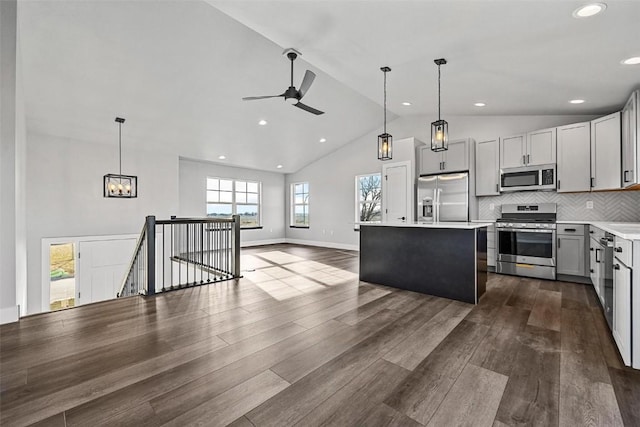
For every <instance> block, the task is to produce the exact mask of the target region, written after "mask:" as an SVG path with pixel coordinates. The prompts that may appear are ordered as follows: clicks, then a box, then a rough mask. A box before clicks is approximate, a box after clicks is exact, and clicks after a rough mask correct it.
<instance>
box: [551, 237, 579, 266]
mask: <svg viewBox="0 0 640 427" xmlns="http://www.w3.org/2000/svg"><path fill="white" fill-rule="evenodd" d="M584 250H585V247H584V236H569V235H559V236H558V245H557V247H556V257H557V267H556V272H557V273H558V274H569V275H571V276H584V275H585V266H584Z"/></svg>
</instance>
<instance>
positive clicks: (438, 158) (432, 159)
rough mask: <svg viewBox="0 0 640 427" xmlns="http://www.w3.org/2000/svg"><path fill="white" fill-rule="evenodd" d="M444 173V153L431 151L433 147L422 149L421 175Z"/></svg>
mask: <svg viewBox="0 0 640 427" xmlns="http://www.w3.org/2000/svg"><path fill="white" fill-rule="evenodd" d="M439 173H442V152H436V151H431V146H427V147H420V175H433V174H439Z"/></svg>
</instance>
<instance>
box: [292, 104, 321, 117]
mask: <svg viewBox="0 0 640 427" xmlns="http://www.w3.org/2000/svg"><path fill="white" fill-rule="evenodd" d="M295 105H296V107H298V108H302V109H303V110H305V111H308V112H310V113H313V114H315V115H316V116H319V115H320V114H324V111H320V110H316V109H315V108H313V107H309V106H308V105H304V104H303V103H302V102H298V103H297V104H295Z"/></svg>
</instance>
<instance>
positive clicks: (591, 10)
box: [573, 3, 607, 18]
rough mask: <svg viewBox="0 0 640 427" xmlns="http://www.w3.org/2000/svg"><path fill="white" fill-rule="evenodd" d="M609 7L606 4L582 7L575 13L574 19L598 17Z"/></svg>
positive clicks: (592, 4) (591, 4)
mask: <svg viewBox="0 0 640 427" xmlns="http://www.w3.org/2000/svg"><path fill="white" fill-rule="evenodd" d="M606 8H607V5H606V4H604V3H590V4H585V5H584V6H580V7H579V8H577V9H576V10H574V11H573V17H574V18H588V17H590V16H593V15H597V14H598V13H600V12H604V10H605V9H606Z"/></svg>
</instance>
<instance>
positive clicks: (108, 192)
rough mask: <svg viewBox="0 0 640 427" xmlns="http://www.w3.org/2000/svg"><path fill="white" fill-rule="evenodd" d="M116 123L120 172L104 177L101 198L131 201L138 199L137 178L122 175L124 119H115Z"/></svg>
mask: <svg viewBox="0 0 640 427" xmlns="http://www.w3.org/2000/svg"><path fill="white" fill-rule="evenodd" d="M116 122H117V123H118V160H119V162H120V163H119V165H120V171H119V173H117V174H114V173H109V174H106V175H105V176H104V180H103V181H104V182H103V196H104V197H111V198H116V199H132V198H134V197H138V177H137V176H133V175H122V124H123V123H124V119H123V118H121V117H116Z"/></svg>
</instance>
